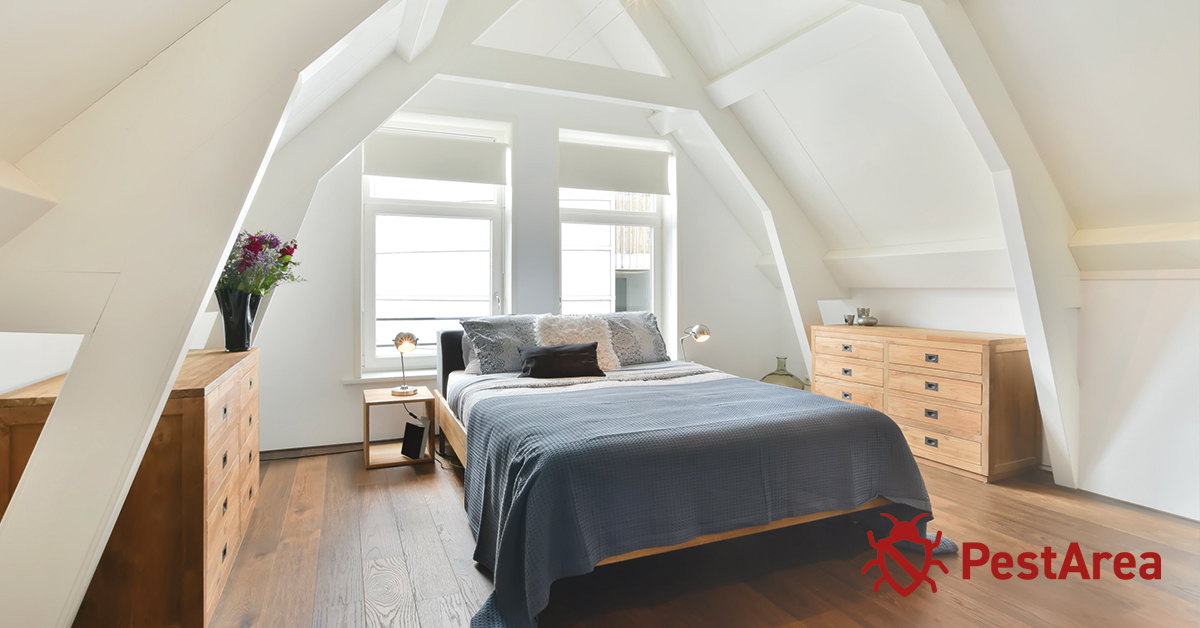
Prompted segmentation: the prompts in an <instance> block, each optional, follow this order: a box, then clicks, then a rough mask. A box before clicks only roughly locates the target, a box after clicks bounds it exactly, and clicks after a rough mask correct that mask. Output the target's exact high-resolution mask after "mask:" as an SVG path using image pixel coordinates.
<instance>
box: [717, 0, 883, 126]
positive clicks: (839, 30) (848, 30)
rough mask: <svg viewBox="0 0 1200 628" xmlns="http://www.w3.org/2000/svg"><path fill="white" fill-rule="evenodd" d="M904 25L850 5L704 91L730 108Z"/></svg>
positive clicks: (721, 105)
mask: <svg viewBox="0 0 1200 628" xmlns="http://www.w3.org/2000/svg"><path fill="white" fill-rule="evenodd" d="M903 25H904V20H903V19H900V18H897V17H896V16H895V15H894V14H891V13H887V12H884V11H875V10H872V9H870V8H868V7H861V6H857V5H850V6H849V7H847V8H844V9H841V10H839V11H837V12H834V13H832V14H830V15H829V16H827V17H826V18H825V19H823V20H821V21H820V22H817V23H816V24H814V25H812V26H810V27H809V28H807V29H805V30H803V31H801V32H799V33H797V34H796V35H795V36H793V37H792V38H791V39H789V40H787V41H785V42H784V43H782V44H780V45H779V46H776V47H775V48H773V49H771V50H768V51H767V52H764V53H763V54H761V55H759V56H758V57H755V58H754V59H751V60H750V61H747V62H746V63H744V64H742V65H740V66H738V67H737V68H734V69H733V70H730V71H729V72H727V73H725V75H723V76H722V77H721V78H718V79H717V80H715V81H713V82H712V83H710V84H709V85H708V87H706V88H704V90H705V91H706V92H708V95H709V97H710V98H712V101H713V103H714V104H716V105H717V107H722V108H723V107H728V106H729V105H732V104H733V103H735V102H738V101H740V100H743V99H745V98H747V97H748V96H751V95H753V94H756V93H758V92H760V91H762V90H764V89H766V88H768V87H770V86H772V85H774V84H776V83H778V82H780V81H783V80H785V79H788V78H791V77H793V76H795V75H797V74H799V73H801V72H803V71H804V70H807V69H808V68H811V67H813V66H815V65H817V64H819V63H821V62H823V61H826V60H828V59H831V58H833V57H835V56H837V55H840V54H842V53H843V52H845V51H847V50H850V49H851V48H853V47H855V46H858V45H859V44H862V43H863V42H866V41H869V40H871V39H874V38H875V37H878V36H879V35H881V34H883V33H885V32H887V31H889V30H892V29H894V28H897V27H902V26H903Z"/></svg>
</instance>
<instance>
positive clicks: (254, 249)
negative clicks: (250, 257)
mask: <svg viewBox="0 0 1200 628" xmlns="http://www.w3.org/2000/svg"><path fill="white" fill-rule="evenodd" d="M242 248H244V249H245V250H247V251H249V252H250V253H252V254H254V255H258V254H259V253H261V252H262V250H263V241H262V238H259V237H258V236H250V238H249V239H248V240H247V242H246V246H244V247H242Z"/></svg>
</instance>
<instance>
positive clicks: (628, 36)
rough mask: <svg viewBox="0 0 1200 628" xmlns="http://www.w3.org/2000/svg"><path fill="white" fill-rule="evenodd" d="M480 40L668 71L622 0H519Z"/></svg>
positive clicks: (630, 67)
mask: <svg viewBox="0 0 1200 628" xmlns="http://www.w3.org/2000/svg"><path fill="white" fill-rule="evenodd" d="M475 44H476V45H479V46H486V47H489V48H499V49H501V50H509V51H512V52H523V53H526V54H532V55H538V56H543V57H552V58H555V59H566V60H568V61H577V62H580V63H589V64H592V65H601V66H606V67H610V68H617V69H621V70H631V71H633V72H642V73H644V74H654V75H657V76H666V75H667V71H666V67H665V66H664V65H663V63H662V61H661V60H660V59H659V58H658V55H656V54H655V53H654V49H653V48H651V47H650V44H649V43H648V42H647V41H646V38H645V37H643V36H642V33H641V31H639V30H638V28H637V26H636V25H635V24H634V23H633V20H632V19H630V17H629V14H628V13H626V12H625V8H624V7H623V6H622V3H621V2H620V1H618V0H521V1H520V2H518V3H517V4H516V5H514V6H513V7H512V9H510V10H509V11H508V12H507V13H505V14H504V17H501V18H500V19H499V20H497V21H496V23H495V24H493V25H492V27H491V28H489V29H488V30H487V31H486V32H485V33H484V34H483V35H482V36H480V37H479V39H478V40H476V41H475Z"/></svg>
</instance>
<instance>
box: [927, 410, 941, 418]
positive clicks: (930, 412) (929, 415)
mask: <svg viewBox="0 0 1200 628" xmlns="http://www.w3.org/2000/svg"><path fill="white" fill-rule="evenodd" d="M937 413H938V411H937V410H930V409H929V408H925V418H927V419H936V418H937Z"/></svg>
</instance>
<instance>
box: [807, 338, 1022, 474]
mask: <svg viewBox="0 0 1200 628" xmlns="http://www.w3.org/2000/svg"><path fill="white" fill-rule="evenodd" d="M811 340H812V345H811V346H812V350H813V364H812V375H813V380H812V382H813V383H812V390H813V392H815V393H818V394H822V395H825V396H827V397H833V398H835V399H841V400H843V401H848V402H850V403H857V404H859V405H864V406H868V407H871V408H874V409H876V410H879V411H880V412H883V413H885V414H887V415H888V416H890V417H891V418H892V420H894V421H895V422H896V423H897V424H898V425H899V426H900V429H901V430H902V431H903V432H904V436H905V439H906V440H907V441H908V444H909V447H910V448H911V449H912V452H913V454H914V455H915V456H918V457H919V458H922V459H923V460H924V461H925V462H927V463H928V464H931V465H934V466H937V467H941V468H944V469H947V470H950V471H953V472H955V473H958V474H960V475H965V476H967V477H971V478H974V479H977V480H982V481H985V482H992V481H995V480H999V479H1002V478H1005V477H1008V476H1011V475H1013V474H1015V473H1018V472H1019V471H1021V470H1023V469H1025V468H1027V467H1030V466H1034V465H1036V464H1038V461H1039V460H1040V458H1041V424H1042V422H1041V415H1040V414H1039V411H1038V405H1037V393H1036V392H1035V390H1034V385H1033V373H1032V371H1031V370H1030V367H1029V353H1028V350H1027V349H1026V346H1025V339H1024V338H1023V337H1021V336H1011V335H1002V334H983V333H971V332H952V331H939V330H934V329H916V328H911V327H884V326H878V327H856V326H851V325H823V326H814V327H813V328H812V338H811Z"/></svg>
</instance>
